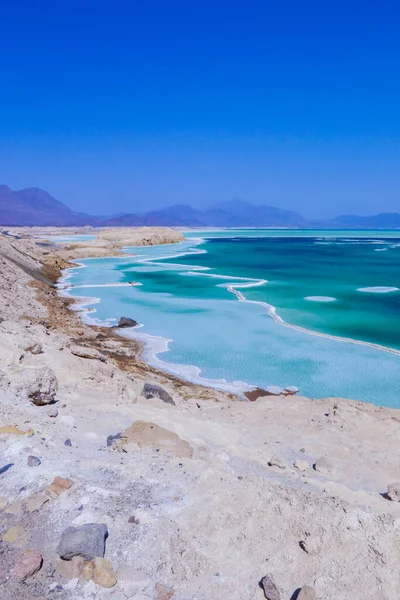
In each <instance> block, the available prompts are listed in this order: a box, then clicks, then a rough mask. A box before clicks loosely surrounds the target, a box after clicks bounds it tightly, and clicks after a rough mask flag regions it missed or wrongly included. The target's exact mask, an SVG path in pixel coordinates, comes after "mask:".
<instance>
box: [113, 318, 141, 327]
mask: <svg viewBox="0 0 400 600" xmlns="http://www.w3.org/2000/svg"><path fill="white" fill-rule="evenodd" d="M136 325H139V323H138V322H137V321H135V319H130V318H129V317H121V318H120V320H119V321H118V325H117V327H136Z"/></svg>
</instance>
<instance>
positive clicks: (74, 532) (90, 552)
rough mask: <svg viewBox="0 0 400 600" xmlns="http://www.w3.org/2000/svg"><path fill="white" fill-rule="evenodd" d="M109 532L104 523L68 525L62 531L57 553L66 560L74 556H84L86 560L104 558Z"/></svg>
mask: <svg viewBox="0 0 400 600" xmlns="http://www.w3.org/2000/svg"><path fill="white" fill-rule="evenodd" d="M107 533H108V531H107V525H105V524H104V523H89V524H87V525H82V526H81V527H67V529H65V530H64V531H63V533H62V536H61V540H60V543H59V544H58V547H57V553H58V555H59V556H60V557H61V558H63V559H64V560H71V558H73V557H74V556H82V557H83V558H84V559H85V560H93V559H94V558H96V557H100V558H103V556H104V552H105V546H106V536H107Z"/></svg>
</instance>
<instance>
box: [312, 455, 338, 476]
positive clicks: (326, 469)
mask: <svg viewBox="0 0 400 600" xmlns="http://www.w3.org/2000/svg"><path fill="white" fill-rule="evenodd" d="M314 469H315V470H316V471H317V472H318V473H321V474H322V475H332V474H333V473H334V471H335V469H334V466H333V465H332V463H331V462H330V461H329V460H328V459H327V458H326V456H322V457H321V458H319V459H318V460H317V462H316V463H315V465H314Z"/></svg>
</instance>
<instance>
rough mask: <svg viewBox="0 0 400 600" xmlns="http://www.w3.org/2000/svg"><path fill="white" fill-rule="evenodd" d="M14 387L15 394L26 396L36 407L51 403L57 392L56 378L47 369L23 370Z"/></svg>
mask: <svg viewBox="0 0 400 600" xmlns="http://www.w3.org/2000/svg"><path fill="white" fill-rule="evenodd" d="M14 386H15V389H16V391H17V393H19V394H22V395H24V396H27V397H28V398H29V399H30V401H31V402H32V404H35V405H36V406H43V405H45V404H50V403H51V402H53V401H54V398H55V395H56V394H57V391H58V381H57V377H56V376H55V373H54V371H52V370H51V369H49V367H42V368H41V369H25V370H24V371H23V372H22V373H21V375H20V376H19V377H18V379H17V380H16V382H15V383H14Z"/></svg>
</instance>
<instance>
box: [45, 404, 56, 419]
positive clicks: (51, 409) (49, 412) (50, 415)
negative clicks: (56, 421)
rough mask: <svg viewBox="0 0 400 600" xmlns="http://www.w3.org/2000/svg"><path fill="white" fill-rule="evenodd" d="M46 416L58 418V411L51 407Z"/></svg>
mask: <svg viewBox="0 0 400 600" xmlns="http://www.w3.org/2000/svg"><path fill="white" fill-rule="evenodd" d="M46 414H47V416H48V417H53V418H55V417H57V416H58V409H57V408H56V407H55V406H49V408H48V409H47V411H46Z"/></svg>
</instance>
